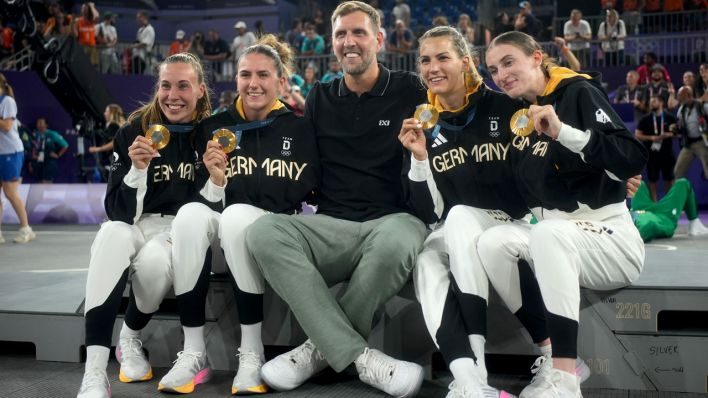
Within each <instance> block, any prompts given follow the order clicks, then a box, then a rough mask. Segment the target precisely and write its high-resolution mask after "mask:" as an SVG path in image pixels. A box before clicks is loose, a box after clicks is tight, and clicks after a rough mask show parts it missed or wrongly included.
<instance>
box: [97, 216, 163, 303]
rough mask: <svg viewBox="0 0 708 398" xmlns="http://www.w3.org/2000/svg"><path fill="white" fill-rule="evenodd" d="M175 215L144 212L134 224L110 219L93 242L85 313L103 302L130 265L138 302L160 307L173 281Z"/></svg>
mask: <svg viewBox="0 0 708 398" xmlns="http://www.w3.org/2000/svg"><path fill="white" fill-rule="evenodd" d="M173 219H174V217H172V216H164V217H163V216H160V215H154V214H144V215H143V216H142V217H141V218H140V220H138V222H137V223H135V224H134V225H130V224H126V223H124V222H121V221H107V222H105V223H103V224H102V225H101V229H100V230H99V231H98V234H96V238H95V239H94V241H93V244H92V245H91V259H90V261H89V270H88V277H87V281H86V304H85V308H84V313H87V312H88V311H89V310H91V309H92V308H95V307H98V306H100V305H102V304H103V303H104V302H105V301H106V300H107V299H108V296H109V295H110V293H111V292H112V291H113V290H114V288H115V287H116V285H117V283H118V281H119V280H120V278H121V276H122V275H123V273H124V272H125V270H126V269H127V268H129V267H130V269H131V274H132V289H133V293H134V295H135V299H136V305H137V307H138V309H139V310H140V311H141V312H144V313H146V314H150V313H153V312H155V311H157V309H158V308H159V306H160V302H161V301H162V299H163V297H164V296H165V294H166V293H167V291H168V290H169V288H170V286H171V285H172V270H171V268H172V264H171V258H172V252H171V250H172V248H171V244H170V241H169V232H170V227H171V224H172V220H173Z"/></svg>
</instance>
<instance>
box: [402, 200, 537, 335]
mask: <svg viewBox="0 0 708 398" xmlns="http://www.w3.org/2000/svg"><path fill="white" fill-rule="evenodd" d="M498 225H527V223H526V221H523V220H515V219H513V218H511V217H509V216H508V215H507V214H506V213H504V212H503V211H499V210H484V209H479V208H474V207H470V206H463V205H458V206H454V207H453V208H452V209H450V212H449V213H448V216H447V218H446V220H445V222H444V225H442V224H438V226H437V227H436V229H435V230H434V231H433V232H432V233H430V235H428V237H427V239H426V240H425V242H424V244H423V250H422V251H421V253H420V254H419V255H418V260H417V262H416V267H415V269H414V271H413V282H414V284H415V288H416V297H417V298H418V301H419V302H420V304H421V307H422V310H423V317H424V319H425V323H426V326H427V328H428V332H429V333H430V336H431V337H432V338H433V341H435V343H436V344H437V345H438V346H439V343H438V342H437V339H436V335H437V332H438V329H439V328H440V326H441V322H442V319H443V312H444V311H443V310H444V307H445V300H446V297H447V294H448V289H449V287H450V276H449V273H450V272H452V274H453V276H454V278H455V281H456V282H457V284H458V287H459V288H460V291H461V292H462V293H466V294H471V295H475V296H478V297H481V298H482V299H484V300H485V301H486V300H488V297H489V281H488V279H487V275H486V271H485V270H484V268H483V266H482V263H481V261H480V259H479V256H478V255H477V250H476V246H477V240H478V238H479V236H480V235H482V233H483V232H484V231H485V230H487V229H489V228H492V227H494V226H498ZM514 265H516V263H514ZM497 289H501V292H499V293H500V296H502V297H504V296H507V297H509V296H514V297H516V296H518V300H517V301H516V302H514V303H513V305H514V306H515V308H512V312H515V311H516V310H518V309H519V308H520V307H521V305H522V302H521V293H519V292H518V291H519V282H518V276H517V282H516V284H515V285H514V284H508V285H506V286H502V287H499V288H497ZM513 290H516V291H517V292H516V294H514V295H512V294H507V293H505V292H508V291H513ZM510 308H511V306H510Z"/></svg>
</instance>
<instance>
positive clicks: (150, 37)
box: [132, 11, 155, 75]
mask: <svg viewBox="0 0 708 398" xmlns="http://www.w3.org/2000/svg"><path fill="white" fill-rule="evenodd" d="M135 19H136V21H137V23H138V26H139V28H138V32H137V33H136V34H135V43H134V44H133V45H132V49H133V68H132V70H133V73H134V74H136V75H142V74H143V73H146V69H147V67H148V66H149V65H150V60H151V58H152V46H153V45H154V44H155V29H154V28H153V27H152V25H150V20H149V19H148V15H147V13H145V12H144V11H138V13H137V14H136V16H135ZM147 72H150V71H149V70H147Z"/></svg>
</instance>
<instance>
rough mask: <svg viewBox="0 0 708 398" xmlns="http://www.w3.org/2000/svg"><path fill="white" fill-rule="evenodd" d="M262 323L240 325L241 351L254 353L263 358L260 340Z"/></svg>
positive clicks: (261, 341)
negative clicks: (245, 350)
mask: <svg viewBox="0 0 708 398" xmlns="http://www.w3.org/2000/svg"><path fill="white" fill-rule="evenodd" d="M262 325H263V322H258V323H254V324H253V325H241V349H247V350H251V351H255V352H257V353H259V354H260V355H261V357H262V356H263V340H262V339H261V326H262Z"/></svg>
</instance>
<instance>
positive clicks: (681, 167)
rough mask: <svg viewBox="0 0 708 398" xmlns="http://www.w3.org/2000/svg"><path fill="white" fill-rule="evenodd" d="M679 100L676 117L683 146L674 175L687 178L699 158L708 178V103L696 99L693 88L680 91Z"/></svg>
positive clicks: (683, 88)
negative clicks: (694, 160) (695, 160)
mask: <svg viewBox="0 0 708 398" xmlns="http://www.w3.org/2000/svg"><path fill="white" fill-rule="evenodd" d="M678 100H679V103H681V105H680V106H679V108H678V112H677V113H676V116H677V117H678V131H679V133H680V134H681V144H682V145H681V151H680V152H679V154H678V158H677V159H676V167H675V168H674V175H675V177H676V178H682V177H686V174H688V169H689V168H690V167H691V163H693V159H695V158H698V160H699V161H700V162H701V165H702V166H703V175H704V176H706V177H708V122H706V121H707V120H708V102H701V101H699V100H697V99H696V98H694V97H693V89H692V88H691V86H683V87H681V88H680V89H679V91H678Z"/></svg>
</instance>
